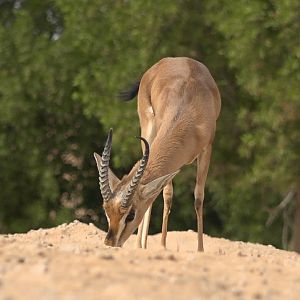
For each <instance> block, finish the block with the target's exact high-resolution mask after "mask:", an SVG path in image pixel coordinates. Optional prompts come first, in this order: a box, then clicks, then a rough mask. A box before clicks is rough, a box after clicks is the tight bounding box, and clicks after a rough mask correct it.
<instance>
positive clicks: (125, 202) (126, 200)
mask: <svg viewBox="0 0 300 300" xmlns="http://www.w3.org/2000/svg"><path fill="white" fill-rule="evenodd" d="M137 138H138V139H140V140H142V141H143V142H144V144H145V152H144V155H143V157H142V159H141V163H140V166H139V168H138V170H137V172H136V173H135V175H134V176H133V178H132V180H131V182H130V184H129V185H128V187H127V189H126V191H125V193H124V195H123V197H122V201H121V207H123V208H128V207H129V206H130V205H131V200H132V197H133V195H134V192H135V190H136V188H137V186H138V184H139V182H140V180H141V178H142V176H143V174H144V171H145V169H146V166H147V163H148V159H149V150H150V147H149V144H148V142H147V140H146V139H144V138H143V137H137Z"/></svg>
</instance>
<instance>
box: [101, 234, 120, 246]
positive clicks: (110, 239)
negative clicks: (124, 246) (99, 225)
mask: <svg viewBox="0 0 300 300" xmlns="http://www.w3.org/2000/svg"><path fill="white" fill-rule="evenodd" d="M104 244H105V245H106V246H111V247H115V246H116V244H117V242H116V237H115V234H114V233H113V232H112V231H111V230H108V233H107V235H106V237H105V240H104Z"/></svg>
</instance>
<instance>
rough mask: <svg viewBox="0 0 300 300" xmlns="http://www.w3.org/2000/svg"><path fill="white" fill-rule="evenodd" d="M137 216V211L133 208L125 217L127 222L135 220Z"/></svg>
mask: <svg viewBox="0 0 300 300" xmlns="http://www.w3.org/2000/svg"><path fill="white" fill-rule="evenodd" d="M134 217H135V211H134V210H133V209H132V210H131V211H130V212H129V214H128V215H127V217H126V219H125V223H128V222H131V221H133V220H134Z"/></svg>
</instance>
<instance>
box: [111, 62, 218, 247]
mask: <svg viewBox="0 0 300 300" xmlns="http://www.w3.org/2000/svg"><path fill="white" fill-rule="evenodd" d="M220 109H221V98H220V94H219V91H218V88H217V85H216V83H215V81H214V79H213V78H212V76H211V75H210V73H209V71H208V69H207V68H206V67H205V66H204V65H203V64H201V63H200V62H198V61H195V60H193V59H190V58H185V57H178V58H164V59H162V60H160V61H159V62H158V63H157V64H155V65H154V66H153V67H151V68H150V69H149V70H148V71H147V72H146V73H145V74H144V76H143V77H142V80H141V83H140V87H139V93H138V114H139V119H140V125H141V136H143V137H144V138H146V139H147V140H148V142H149V144H150V156H149V161H148V164H147V167H146V170H145V173H144V175H143V177H142V179H141V182H140V184H139V186H138V188H137V191H136V193H135V195H134V199H133V204H132V209H134V210H135V211H136V217H135V219H134V221H133V222H131V223H128V224H126V226H125V229H124V230H123V232H122V233H121V235H120V239H119V240H118V241H115V242H113V243H111V242H108V244H112V245H119V246H120V245H122V244H123V243H124V242H125V241H126V240H127V238H128V237H129V236H130V234H131V233H132V232H133V231H134V230H135V229H136V228H137V226H138V225H139V224H140V223H141V225H140V227H139V231H138V239H137V245H138V247H141V246H142V245H143V247H144V248H146V240H147V234H148V227H149V220H150V213H151V206H152V203H153V201H154V200H155V198H156V197H157V195H158V194H159V193H160V192H161V190H162V189H164V193H163V196H164V203H165V208H164V217H163V229H162V231H163V235H162V245H163V246H165V245H166V235H167V223H168V215H169V212H170V209H171V203H172V195H173V188H172V178H173V177H174V176H175V175H176V173H175V172H177V171H178V170H179V169H180V168H181V167H182V166H184V165H187V164H190V163H192V162H193V161H194V160H195V159H197V180H196V187H195V210H196V213H197V224H198V250H200V251H202V250H203V241H202V234H203V229H202V227H203V221H202V207H203V200H204V185H205V181H206V176H207V172H208V167H209V161H210V154H211V145H212V142H213V140H214V136H215V130H216V120H217V118H218V116H219V114H220ZM142 147H144V145H143V144H142ZM136 169H137V165H136V166H135V167H134V168H133V170H132V171H131V172H130V174H129V175H128V176H126V177H125V178H123V179H122V180H121V181H120V182H119V183H118V185H117V190H120V191H121V190H122V189H125V187H126V185H127V183H128V181H129V180H130V179H131V178H132V176H133V174H134V173H135V171H136ZM158 183H159V184H160V185H159V184H158ZM155 185H157V190H154V192H153V191H152V193H150V192H149V191H151V188H152V189H153V187H154V186H155ZM147 191H148V192H147ZM145 195H148V196H147V197H146V196H145ZM145 197H146V198H145ZM114 202H115V203H119V200H118V197H117V196H116V199H114ZM147 209H148V216H147V220H144V221H142V219H143V216H144V214H145V212H146V210H147ZM127 213H128V212H127ZM107 214H109V218H110V221H111V223H113V224H114V225H113V226H114V227H115V222H112V219H115V220H117V222H118V221H119V220H120V219H121V217H120V216H119V215H118V216H117V215H116V214H117V213H115V212H113V213H111V212H108V211H107ZM117 222H116V223H117ZM114 230H116V229H114Z"/></svg>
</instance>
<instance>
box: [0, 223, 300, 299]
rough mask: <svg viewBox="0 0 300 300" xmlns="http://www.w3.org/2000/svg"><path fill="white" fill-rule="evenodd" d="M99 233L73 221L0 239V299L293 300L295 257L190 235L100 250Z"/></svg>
mask: <svg viewBox="0 0 300 300" xmlns="http://www.w3.org/2000/svg"><path fill="white" fill-rule="evenodd" d="M104 237H105V233H104V232H102V231H101V230H99V229H97V228H96V227H95V226H94V225H92V224H90V225H86V224H83V223H80V222H78V221H75V222H73V223H70V224H68V225H67V224H63V225H60V226H58V227H56V228H51V229H47V230H46V229H40V230H35V231H30V232H28V233H27V234H14V235H0V299H5V300H13V299H24V300H25V299H157V300H158V299H172V300H174V299H300V255H298V254H296V253H293V252H287V251H282V250H277V249H275V248H274V247H271V246H262V245H256V244H250V243H242V242H231V241H228V240H225V239H217V238H211V237H208V236H205V240H204V242H205V252H204V253H197V252H195V249H196V233H194V232H190V231H188V232H170V233H169V234H168V241H167V242H168V250H163V249H161V248H160V246H159V244H160V243H159V241H160V235H155V236H150V237H149V249H147V250H141V249H134V236H133V237H132V238H131V239H130V240H129V241H128V243H127V244H126V246H125V247H124V248H123V249H118V248H108V247H106V246H104V245H103V239H104Z"/></svg>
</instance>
